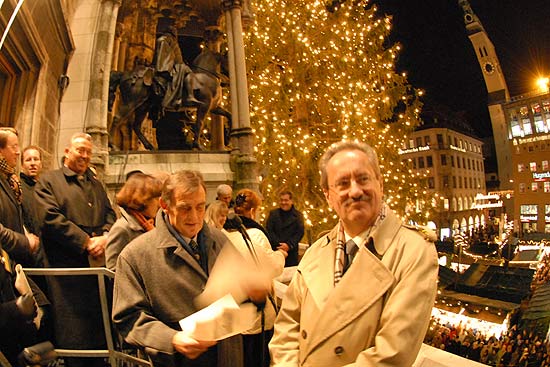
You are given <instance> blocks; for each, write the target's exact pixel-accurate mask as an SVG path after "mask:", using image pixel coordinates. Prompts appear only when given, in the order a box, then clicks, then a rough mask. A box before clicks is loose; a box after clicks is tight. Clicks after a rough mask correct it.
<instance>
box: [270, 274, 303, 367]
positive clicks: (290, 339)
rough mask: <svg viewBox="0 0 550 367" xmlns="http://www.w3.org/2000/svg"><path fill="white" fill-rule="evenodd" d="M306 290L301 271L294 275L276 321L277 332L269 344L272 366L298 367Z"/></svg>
mask: <svg viewBox="0 0 550 367" xmlns="http://www.w3.org/2000/svg"><path fill="white" fill-rule="evenodd" d="M304 288H305V284H304V283H303V279H302V276H301V274H300V272H299V271H297V272H296V273H295V274H294V277H293V279H292V281H291V282H290V284H289V286H288V288H287V290H286V292H285V297H284V301H283V304H282V307H281V309H280V310H279V314H278V315H277V320H276V326H277V327H276V332H275V335H274V336H273V338H272V339H271V342H270V343H269V353H270V354H271V366H279V367H291V366H298V365H299V361H300V357H299V348H300V343H299V334H300V314H301V299H302V291H303V289H304Z"/></svg>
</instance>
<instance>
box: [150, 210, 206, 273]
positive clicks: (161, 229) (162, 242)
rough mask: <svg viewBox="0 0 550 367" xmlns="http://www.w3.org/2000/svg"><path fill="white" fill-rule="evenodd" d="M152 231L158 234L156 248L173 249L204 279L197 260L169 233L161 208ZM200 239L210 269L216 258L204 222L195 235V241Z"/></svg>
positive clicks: (175, 253)
mask: <svg viewBox="0 0 550 367" xmlns="http://www.w3.org/2000/svg"><path fill="white" fill-rule="evenodd" d="M153 231H157V232H158V234H159V236H158V240H159V241H158V242H157V245H156V247H157V249H167V250H169V251H173V253H174V255H176V256H178V257H179V258H181V259H182V260H183V261H185V262H186V263H187V265H189V266H190V267H191V268H192V269H194V270H195V271H196V272H197V273H198V274H199V275H200V276H201V277H202V278H203V279H204V280H206V279H207V278H208V275H207V274H206V273H205V272H204V270H203V269H202V268H201V266H200V264H199V263H198V262H197V260H195V258H193V256H192V255H191V254H190V253H189V252H188V251H187V250H186V249H185V248H183V246H182V245H181V244H180V243H179V242H178V241H177V240H176V239H175V238H174V236H173V235H172V234H171V233H170V230H169V229H168V227H167V225H166V222H165V216H164V212H163V211H162V210H159V211H158V213H157V217H156V219H155V229H153ZM201 241H203V242H204V244H205V247H206V253H207V256H208V270H209V271H210V270H211V269H212V266H213V265H214V262H215V260H216V253H215V250H214V241H213V240H212V236H211V233H210V229H209V228H208V225H207V224H206V223H204V224H203V227H202V229H201V230H200V231H199V233H198V235H197V242H199V243H200V242H201Z"/></svg>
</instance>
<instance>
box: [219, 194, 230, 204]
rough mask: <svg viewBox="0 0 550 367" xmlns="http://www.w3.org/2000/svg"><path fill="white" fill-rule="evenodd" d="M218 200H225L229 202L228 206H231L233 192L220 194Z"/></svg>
mask: <svg viewBox="0 0 550 367" xmlns="http://www.w3.org/2000/svg"><path fill="white" fill-rule="evenodd" d="M218 200H219V201H223V202H224V203H226V204H227V206H229V203H230V202H231V194H219V195H218Z"/></svg>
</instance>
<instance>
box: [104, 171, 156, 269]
mask: <svg viewBox="0 0 550 367" xmlns="http://www.w3.org/2000/svg"><path fill="white" fill-rule="evenodd" d="M161 191H162V181H161V180H159V179H157V178H155V177H154V176H152V175H148V174H145V173H141V172H137V173H134V174H132V175H131V176H130V177H128V180H127V181H126V183H125V184H124V186H122V189H120V191H119V192H118V194H117V195H116V203H117V204H118V206H119V208H120V218H119V219H118V220H117V221H116V222H115V224H114V225H113V227H112V228H111V230H110V231H109V235H108V237H107V245H106V247H105V260H106V265H107V268H109V269H110V270H113V271H115V270H116V261H117V259H118V255H119V254H120V252H121V251H122V249H124V247H125V246H126V245H127V244H128V243H130V241H132V240H133V239H134V238H136V237H137V236H139V235H140V234H142V233H145V232H147V231H150V230H151V229H153V228H154V227H155V216H156V214H157V211H158V209H159V198H160V194H161Z"/></svg>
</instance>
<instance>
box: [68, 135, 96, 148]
mask: <svg viewBox="0 0 550 367" xmlns="http://www.w3.org/2000/svg"><path fill="white" fill-rule="evenodd" d="M76 139H84V140H88V141H89V142H90V143H93V140H92V136H91V135H90V134H87V133H83V132H78V133H74V134H73V135H72V136H71V140H70V141H69V146H72V145H73V143H74V141H75V140H76Z"/></svg>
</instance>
